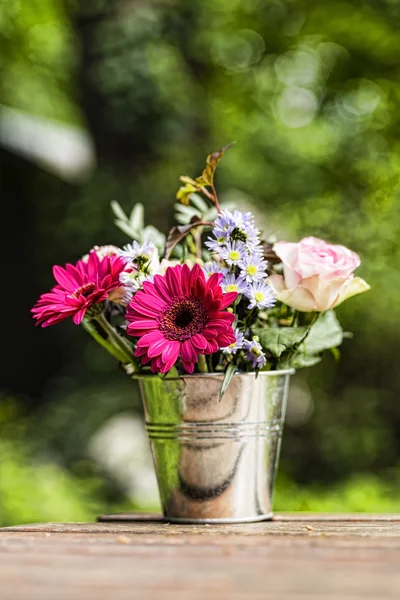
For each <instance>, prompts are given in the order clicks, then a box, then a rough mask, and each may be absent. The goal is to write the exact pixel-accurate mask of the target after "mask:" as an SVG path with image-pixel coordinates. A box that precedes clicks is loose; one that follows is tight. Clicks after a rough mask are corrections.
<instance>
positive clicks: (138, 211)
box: [129, 202, 144, 231]
mask: <svg viewBox="0 0 400 600" xmlns="http://www.w3.org/2000/svg"><path fill="white" fill-rule="evenodd" d="M129 221H130V223H131V225H132V227H133V229H136V230H137V231H140V230H141V229H143V227H144V207H143V204H141V203H140V202H138V203H137V204H135V206H134V207H133V208H132V211H131V214H130V215H129Z"/></svg>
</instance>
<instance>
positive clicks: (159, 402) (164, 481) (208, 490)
mask: <svg viewBox="0 0 400 600" xmlns="http://www.w3.org/2000/svg"><path fill="white" fill-rule="evenodd" d="M293 372H294V371H293V370H286V371H270V372H262V373H259V374H258V376H257V377H256V375H255V373H246V374H236V375H234V376H233V378H232V380H231V382H230V384H229V386H228V389H227V390H226V392H225V394H224V396H223V398H222V400H221V401H219V392H220V389H221V385H222V381H223V375H219V374H197V375H187V376H182V377H180V378H165V379H163V378H161V377H158V376H151V375H150V376H149V375H148V376H142V377H140V376H139V385H140V391H141V396H142V401H143V407H144V413H145V420H146V427H147V431H148V435H149V438H150V444H151V450H152V453H153V458H154V465H155V469H156V475H157V480H158V487H159V491H160V497H161V502H162V507H163V511H164V517H165V519H166V520H167V521H170V522H172V523H241V522H251V521H262V520H264V519H270V518H271V517H272V496H273V490H274V480H275V474H276V470H277V465H278V460H279V451H280V443H281V437H282V428H283V422H284V418H285V411H286V401H287V393H288V387H289V377H290V375H291V374H292V373H293Z"/></svg>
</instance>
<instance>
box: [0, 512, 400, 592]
mask: <svg viewBox="0 0 400 600" xmlns="http://www.w3.org/2000/svg"><path fill="white" fill-rule="evenodd" d="M125 598H126V599H129V600H131V599H135V598H138V599H139V598H140V599H141V600H147V599H149V600H150V599H151V600H153V599H154V600H155V599H157V600H164V599H171V600H172V599H176V600H181V599H182V600H197V599H198V600H200V599H201V600H204V599H205V598H206V599H207V600H225V599H226V600H228V599H229V600H239V599H242V598H246V599H250V600H256V599H257V600H258V599H260V600H261V599H266V600H269V599H278V600H281V599H285V600H286V599H289V598H293V599H295V600H303V599H304V600H305V599H310V598H311V599H312V600H314V599H317V598H321V599H322V598H323V599H325V598H326V599H328V600H333V599H335V600H336V599H339V598H340V599H341V600H349V599H358V600H359V599H360V598H368V600H370V599H379V600H381V599H382V598H396V599H398V598H400V516H399V515H310V514H305V515H277V517H276V518H275V519H274V520H273V521H269V522H264V523H253V524H248V525H243V524H241V525H212V526H204V525H203V526H196V525H169V524H165V523H162V522H160V519H159V518H157V517H156V516H154V515H153V516H151V518H150V517H149V516H148V515H126V514H125V515H119V516H118V517H116V516H115V515H114V516H109V515H107V516H103V522H101V523H45V524H33V525H24V526H18V527H9V528H4V529H0V599H1V600H28V599H29V600H31V599H32V600H39V599H40V600H70V599H74V600H92V599H93V600H95V599H96V600H103V599H104V600H111V599H112V600H114V599H115V600H125Z"/></svg>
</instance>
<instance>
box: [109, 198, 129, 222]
mask: <svg viewBox="0 0 400 600" xmlns="http://www.w3.org/2000/svg"><path fill="white" fill-rule="evenodd" d="M110 205H111V210H112V211H113V213H114V215H115V216H116V217H117V219H121V221H127V220H128V217H127V215H126V214H125V213H124V211H123V209H122V208H121V206H120V205H119V204H118V202H117V201H116V200H111V202H110Z"/></svg>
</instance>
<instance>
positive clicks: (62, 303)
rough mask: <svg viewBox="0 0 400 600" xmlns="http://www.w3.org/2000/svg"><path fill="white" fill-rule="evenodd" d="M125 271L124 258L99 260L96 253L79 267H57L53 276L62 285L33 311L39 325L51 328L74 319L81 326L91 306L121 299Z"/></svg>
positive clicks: (51, 292) (68, 265)
mask: <svg viewBox="0 0 400 600" xmlns="http://www.w3.org/2000/svg"><path fill="white" fill-rule="evenodd" d="M125 269H126V265H125V262H124V260H123V259H122V258H121V257H119V256H115V255H114V256H105V257H104V258H102V259H99V257H98V255H97V253H96V252H95V251H94V250H93V251H92V252H90V254H89V257H88V259H87V260H86V262H85V261H83V260H78V262H77V263H76V265H75V266H74V265H71V264H67V265H65V269H63V268H62V267H59V266H58V265H55V266H54V267H53V275H54V278H55V280H56V281H57V284H58V285H56V286H55V287H53V289H52V290H51V291H50V292H48V293H47V294H42V296H40V298H39V300H38V301H37V303H36V304H35V306H34V307H33V308H32V313H33V316H34V318H35V319H37V324H38V325H42V327H48V325H54V324H55V323H59V322H60V321H63V320H64V319H67V318H68V317H72V319H73V321H74V323H75V324H76V325H79V323H81V321H82V319H83V317H84V316H85V313H86V311H87V310H88V309H89V308H90V307H91V306H93V305H94V304H98V303H99V302H103V301H104V300H107V298H110V299H113V298H114V295H115V296H118V292H116V290H118V288H121V283H120V281H119V276H120V273H121V272H122V271H124V270H125ZM114 290H115V291H114ZM113 292H114V294H113ZM122 293H123V292H122Z"/></svg>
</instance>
